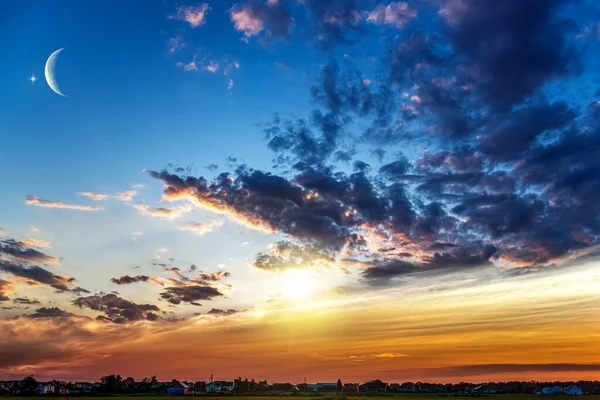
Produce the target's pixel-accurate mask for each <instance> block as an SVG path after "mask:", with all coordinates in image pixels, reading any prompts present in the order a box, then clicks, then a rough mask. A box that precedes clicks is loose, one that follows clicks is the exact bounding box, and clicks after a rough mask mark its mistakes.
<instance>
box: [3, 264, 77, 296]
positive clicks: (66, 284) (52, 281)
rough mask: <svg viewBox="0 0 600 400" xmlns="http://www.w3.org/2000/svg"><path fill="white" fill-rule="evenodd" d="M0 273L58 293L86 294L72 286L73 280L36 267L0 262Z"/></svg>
mask: <svg viewBox="0 0 600 400" xmlns="http://www.w3.org/2000/svg"><path fill="white" fill-rule="evenodd" d="M0 271H3V272H6V273H9V274H12V275H14V276H16V277H18V278H23V279H26V280H28V281H31V282H35V283H39V284H44V285H48V286H50V287H53V288H54V289H56V290H58V291H59V292H67V291H71V292H75V293H80V292H84V293H85V292H87V291H86V290H85V289H83V288H80V287H76V286H74V282H75V278H70V277H67V276H60V275H56V274H53V273H52V272H50V271H48V270H46V269H44V268H41V267H38V266H37V265H30V266H24V265H21V264H17V263H11V262H8V261H0Z"/></svg>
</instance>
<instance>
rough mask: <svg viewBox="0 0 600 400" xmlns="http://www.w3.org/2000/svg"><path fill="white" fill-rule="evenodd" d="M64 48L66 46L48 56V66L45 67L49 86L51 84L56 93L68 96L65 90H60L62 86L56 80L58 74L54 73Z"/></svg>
mask: <svg viewBox="0 0 600 400" xmlns="http://www.w3.org/2000/svg"><path fill="white" fill-rule="evenodd" d="M64 49H65V48H64V47H63V48H61V49H58V50H56V51H55V52H54V53H52V54H50V57H48V61H46V67H45V68H44V76H45V77H46V82H47V83H48V86H50V89H52V90H53V91H54V93H56V94H58V95H61V96H63V97H67V96H65V94H64V93H63V92H61V91H60V87H59V86H58V82H57V81H56V75H55V74H54V68H55V66H56V58H57V57H58V55H59V54H60V53H61V51H63V50H64Z"/></svg>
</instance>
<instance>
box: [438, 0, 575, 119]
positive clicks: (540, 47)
mask: <svg viewBox="0 0 600 400" xmlns="http://www.w3.org/2000/svg"><path fill="white" fill-rule="evenodd" d="M567 3H568V1H566V0H548V1H539V2H533V3H529V2H523V1H520V0H507V1H502V2H492V3H489V4H488V2H480V1H477V0H467V1H464V0H460V1H459V0H447V1H446V2H445V6H444V8H443V9H442V14H443V15H444V16H445V18H446V21H447V32H448V39H449V40H450V42H451V43H452V46H453V48H454V50H455V51H456V52H457V54H458V55H459V56H464V58H465V64H466V67H467V68H468V69H470V70H471V71H473V73H472V75H473V78H474V79H473V81H474V83H475V84H476V85H477V89H478V91H480V93H481V95H482V97H483V99H485V101H487V102H488V103H489V104H491V105H492V106H494V107H501V108H508V107H510V106H511V105H513V104H515V103H517V102H519V101H520V100H522V99H523V98H525V97H527V96H529V95H531V94H533V93H534V92H535V91H536V90H537V89H538V88H540V87H541V86H542V85H543V84H545V83H546V82H548V81H550V80H551V79H555V78H557V77H561V76H566V75H568V74H570V73H572V72H574V71H576V70H577V69H578V67H579V58H578V56H577V54H576V53H575V51H574V49H573V48H572V47H571V46H570V44H569V41H568V40H567V39H566V38H565V33H566V30H567V28H568V24H569V23H571V27H573V23H572V22H570V21H565V20H563V19H561V17H560V16H559V15H558V11H559V10H560V8H561V6H563V5H565V4H567Z"/></svg>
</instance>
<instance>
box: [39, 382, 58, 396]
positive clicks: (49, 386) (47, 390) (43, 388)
mask: <svg viewBox="0 0 600 400" xmlns="http://www.w3.org/2000/svg"><path fill="white" fill-rule="evenodd" d="M56 389H57V385H56V383H55V382H46V383H40V384H39V385H38V393H39V394H54V393H57V392H58V391H57V390H56Z"/></svg>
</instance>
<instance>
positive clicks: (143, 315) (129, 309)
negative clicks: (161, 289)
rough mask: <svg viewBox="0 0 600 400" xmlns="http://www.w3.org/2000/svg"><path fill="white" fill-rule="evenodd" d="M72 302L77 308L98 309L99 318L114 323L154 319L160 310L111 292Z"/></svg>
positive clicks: (156, 318) (157, 317) (151, 305)
mask: <svg viewBox="0 0 600 400" xmlns="http://www.w3.org/2000/svg"><path fill="white" fill-rule="evenodd" d="M73 304H74V305H76V306H78V307H79V308H89V309H90V310H94V311H99V312H101V313H102V314H103V315H101V316H99V317H98V318H99V319H102V320H107V321H112V322H115V323H125V322H135V321H144V320H146V321H156V320H158V319H159V316H158V314H156V313H157V312H160V308H158V306H155V305H154V304H137V303H134V302H132V301H129V300H125V299H123V298H122V297H119V296H117V295H116V294H112V293H110V294H105V295H93V296H86V297H79V298H77V299H75V300H74V301H73Z"/></svg>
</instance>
